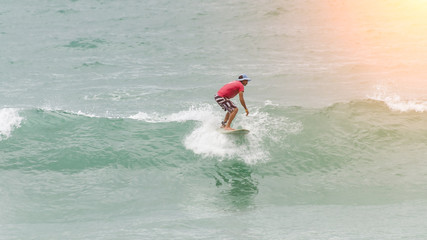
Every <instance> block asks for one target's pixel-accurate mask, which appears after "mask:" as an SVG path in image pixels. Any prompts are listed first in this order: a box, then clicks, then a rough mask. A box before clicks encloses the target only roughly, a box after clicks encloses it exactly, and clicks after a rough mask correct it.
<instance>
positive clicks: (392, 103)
mask: <svg viewBox="0 0 427 240" xmlns="http://www.w3.org/2000/svg"><path fill="white" fill-rule="evenodd" d="M368 97H369V98H370V99H373V100H377V101H382V102H384V103H385V104H387V106H388V107H389V108H390V109H391V110H394V111H401V112H409V111H415V112H425V111H427V101H422V100H413V99H412V100H405V99H402V97H401V96H399V95H398V94H397V93H391V92H390V91H388V89H387V88H385V87H382V86H377V87H376V92H375V94H374V95H373V96H368Z"/></svg>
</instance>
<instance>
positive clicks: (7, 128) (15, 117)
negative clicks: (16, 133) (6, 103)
mask: <svg viewBox="0 0 427 240" xmlns="http://www.w3.org/2000/svg"><path fill="white" fill-rule="evenodd" d="M18 111H19V110H18V109H15V108H2V109H0V141H1V140H3V139H7V138H8V137H10V135H11V134H12V131H13V130H14V129H16V128H19V127H20V126H21V122H22V120H23V118H22V117H20V116H19V114H18Z"/></svg>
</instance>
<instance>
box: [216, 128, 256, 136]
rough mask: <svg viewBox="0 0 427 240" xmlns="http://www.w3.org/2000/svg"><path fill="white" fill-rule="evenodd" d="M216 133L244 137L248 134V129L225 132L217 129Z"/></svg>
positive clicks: (222, 129)
mask: <svg viewBox="0 0 427 240" xmlns="http://www.w3.org/2000/svg"><path fill="white" fill-rule="evenodd" d="M218 132H220V133H223V134H233V135H245V134H248V133H249V130H248V129H236V130H225V129H224V128H220V129H218Z"/></svg>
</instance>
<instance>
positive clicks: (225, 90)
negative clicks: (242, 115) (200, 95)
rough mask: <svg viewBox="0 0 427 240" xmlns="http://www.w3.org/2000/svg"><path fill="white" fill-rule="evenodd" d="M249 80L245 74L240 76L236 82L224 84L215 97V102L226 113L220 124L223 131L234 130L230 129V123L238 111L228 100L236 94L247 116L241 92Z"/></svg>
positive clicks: (247, 112)
mask: <svg viewBox="0 0 427 240" xmlns="http://www.w3.org/2000/svg"><path fill="white" fill-rule="evenodd" d="M250 80H251V79H250V78H248V76H246V74H242V75H240V76H239V77H238V79H237V80H235V81H232V82H230V83H227V84H225V85H224V86H223V87H222V88H221V89H219V91H218V93H217V94H216V95H215V101H216V102H217V103H218V104H219V105H220V106H221V107H222V109H224V111H226V112H227V114H225V118H224V121H222V123H221V124H222V128H224V129H225V130H234V129H233V128H231V127H230V126H231V122H232V121H233V119H234V117H235V116H236V114H237V112H238V111H239V109H238V108H237V107H236V105H234V103H233V102H232V101H231V100H230V98H234V97H235V96H236V95H237V94H239V99H240V104H242V106H243V107H244V108H245V111H246V116H248V114H249V111H248V108H247V107H246V104H245V99H244V98H243V92H244V91H245V86H246V85H247V84H248V82H249V81H250Z"/></svg>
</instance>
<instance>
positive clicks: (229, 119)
mask: <svg viewBox="0 0 427 240" xmlns="http://www.w3.org/2000/svg"><path fill="white" fill-rule="evenodd" d="M238 111H239V109H238V108H235V109H233V111H232V112H231V113H230V116H229V118H228V121H227V125H226V126H225V127H224V129H227V130H234V129H233V128H231V127H230V125H231V122H232V121H233V120H234V117H235V116H236V114H237V112H238Z"/></svg>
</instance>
